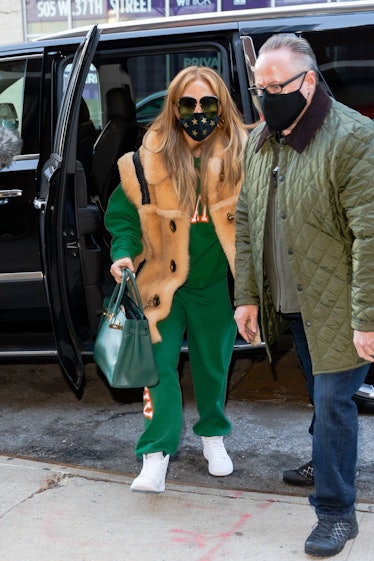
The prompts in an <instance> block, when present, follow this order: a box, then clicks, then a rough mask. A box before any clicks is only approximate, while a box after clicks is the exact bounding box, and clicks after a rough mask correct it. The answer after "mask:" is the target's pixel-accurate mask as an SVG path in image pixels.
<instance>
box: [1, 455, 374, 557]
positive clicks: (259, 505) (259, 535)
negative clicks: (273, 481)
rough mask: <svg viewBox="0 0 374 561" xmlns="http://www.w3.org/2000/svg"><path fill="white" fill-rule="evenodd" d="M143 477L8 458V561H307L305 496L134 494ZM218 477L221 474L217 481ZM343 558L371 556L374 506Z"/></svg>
mask: <svg viewBox="0 0 374 561" xmlns="http://www.w3.org/2000/svg"><path fill="white" fill-rule="evenodd" d="M134 475H135V474H120V473H118V472H117V473H116V472H113V471H98V470H94V469H88V468H81V469H80V468H76V467H73V466H69V465H63V464H51V463H44V462H39V461H33V460H27V459H23V458H19V457H15V456H0V498H1V500H0V551H1V552H2V558H3V559H4V560H5V561H47V560H48V561H65V560H67V559H69V560H71V561H109V560H111V561H138V560H143V559H144V560H146V561H222V560H227V561H303V560H304V559H309V560H311V559H313V558H311V557H309V556H307V555H305V554H304V551H303V550H304V541H305V538H306V537H307V535H308V534H309V531H310V529H311V527H312V526H313V524H314V522H315V516H314V512H313V510H312V508H311V507H310V506H309V505H308V500H307V498H306V497H305V496H303V497H297V496H283V495H276V494H271V493H266V492H265V493H256V492H248V491H243V490H231V489H227V488H225V489H222V488H215V487H214V486H210V487H208V486H189V485H187V484H186V485H184V484H181V483H173V482H170V481H168V480H167V490H166V493H165V494H162V495H150V494H140V493H131V492H130V483H131V481H132V478H133V476H134ZM213 482H214V480H213ZM357 516H358V521H359V526H360V533H359V535H358V537H357V538H356V539H354V540H351V541H349V542H348V543H347V545H346V547H345V548H344V550H343V551H342V552H341V553H340V554H339V555H337V556H335V557H334V559H335V560H336V561H343V560H344V561H348V560H350V561H371V560H372V559H373V554H374V533H373V522H374V505H373V504H370V503H367V504H366V503H364V502H362V503H359V504H358V505H357Z"/></svg>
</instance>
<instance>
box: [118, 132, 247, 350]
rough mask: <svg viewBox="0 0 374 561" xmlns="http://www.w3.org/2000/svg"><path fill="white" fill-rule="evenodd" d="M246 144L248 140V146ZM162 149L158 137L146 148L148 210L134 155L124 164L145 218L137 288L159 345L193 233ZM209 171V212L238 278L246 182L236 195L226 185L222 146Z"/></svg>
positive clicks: (130, 194) (126, 182) (129, 190)
mask: <svg viewBox="0 0 374 561" xmlns="http://www.w3.org/2000/svg"><path fill="white" fill-rule="evenodd" d="M243 136H244V135H243ZM245 140H246V137H244V138H243V142H245ZM157 144H158V143H157V135H156V133H152V134H151V135H149V136H148V141H147V147H144V146H142V147H141V148H140V158H141V162H142V165H143V168H144V175H145V178H146V180H147V183H148V189H149V193H150V204H145V205H142V197H141V190H140V185H139V182H138V180H137V176H136V172H135V167H134V164H133V153H132V152H130V153H127V154H125V155H124V156H122V157H121V158H120V159H119V161H118V167H119V172H120V176H121V183H122V186H123V189H124V191H125V194H126V196H127V198H128V199H129V200H130V201H131V202H132V203H133V204H134V205H135V206H136V208H137V209H138V213H139V217H140V223H141V231H142V243H143V252H142V254H141V255H139V256H137V258H136V259H135V263H134V264H135V267H137V265H138V264H139V263H140V262H141V261H143V260H145V261H144V265H143V266H142V268H141V270H140V272H139V274H138V276H137V284H138V287H139V291H140V295H141V298H142V301H143V306H144V310H145V314H146V316H147V318H148V321H149V326H150V331H151V336H152V341H153V342H154V343H155V342H158V341H160V340H161V336H160V333H159V331H158V329H157V323H158V322H159V321H161V320H162V319H165V318H166V317H167V316H168V314H169V312H170V309H171V305H172V301H173V297H174V294H175V291H176V290H177V289H178V288H179V287H181V286H182V285H183V284H184V282H185V281H186V279H187V276H188V271H189V252H188V248H189V230H190V216H189V214H188V213H187V212H183V211H181V210H180V209H179V208H178V201H177V198H176V196H175V194H174V192H173V189H172V183H171V179H170V177H169V176H168V173H167V171H166V169H165V166H164V164H163V158H162V154H161V153H157V152H156V147H157ZM208 168H209V175H208V177H209V180H208V181H209V183H208V185H207V193H208V209H209V213H210V216H211V218H212V221H213V224H214V227H215V230H216V233H217V236H218V239H219V241H220V243H221V245H222V248H223V250H224V252H225V254H226V256H227V259H228V262H229V265H230V268H231V271H232V272H233V274H234V262H235V208H236V202H237V199H238V194H239V190H240V187H241V182H239V183H238V184H237V185H235V188H234V190H232V189H231V186H229V185H226V184H224V183H223V182H224V177H223V173H222V170H223V158H222V147H221V145H220V144H219V143H218V142H217V145H216V149H215V150H214V154H213V156H212V158H211V159H210V161H209V162H208ZM232 193H234V194H232Z"/></svg>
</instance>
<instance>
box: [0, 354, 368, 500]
mask: <svg viewBox="0 0 374 561" xmlns="http://www.w3.org/2000/svg"><path fill="white" fill-rule="evenodd" d="M293 358H294V357H293V356H292V352H291V354H288V355H284V356H281V357H279V361H278V363H277V365H276V367H275V368H273V369H271V368H270V367H269V365H268V364H267V361H266V360H264V359H263V357H259V359H258V360H255V361H254V362H253V361H250V360H248V359H240V360H238V361H236V362H235V363H234V365H233V368H232V372H231V376H230V385H229V394H228V396H229V397H228V402H227V414H228V416H229V418H230V420H231V421H232V424H233V431H232V434H231V435H230V436H229V437H227V439H226V446H227V449H228V451H229V453H230V455H231V457H232V459H233V462H234V473H233V474H232V475H231V476H229V477H224V478H214V477H212V476H210V475H209V474H208V472H207V468H206V461H205V460H204V458H203V456H202V450H201V442H200V439H199V438H198V437H196V436H195V435H194V434H193V432H192V426H193V424H194V422H195V421H196V419H197V413H196V409H195V406H194V402H193V392H192V387H191V382H190V376H189V363H188V361H184V362H183V363H182V364H181V381H182V388H183V394H184V398H185V429H184V433H183V438H182V441H181V445H180V450H179V452H178V454H177V455H176V456H175V457H174V458H172V461H171V462H170V467H169V471H168V479H170V480H174V481H177V482H183V483H189V484H192V485H201V486H219V487H222V488H231V489H243V490H244V489H245V490H254V491H260V492H261V491H266V492H268V493H281V494H290V495H307V494H308V493H309V489H300V488H293V487H290V486H287V485H285V484H284V483H283V482H282V471H283V469H288V468H292V467H297V466H298V465H301V464H302V463H304V462H305V461H308V460H309V459H310V455H311V441H310V437H309V435H308V432H307V429H308V426H309V421H310V419H311V416H312V408H311V406H310V405H309V401H308V398H307V394H306V390H305V384H304V380H303V378H302V376H301V375H300V372H299V371H298V369H297V368H295V366H294V365H295V363H294V359H293ZM0 387H1V392H0V403H1V407H0V415H1V427H2V430H1V437H0V453H1V454H5V455H20V456H24V457H27V458H33V459H40V460H46V461H48V462H57V463H67V464H73V465H81V466H87V467H93V468H97V469H105V470H112V471H115V472H119V473H125V474H130V475H135V474H137V473H138V471H139V469H140V467H141V464H140V463H139V462H138V461H137V460H136V458H135V456H134V446H135V443H136V440H137V438H138V436H139V435H140V432H141V430H142V403H141V392H140V390H139V391H138V390H131V391H129V390H128V391H124V390H122V391H119V390H115V391H113V390H111V389H110V388H109V387H108V386H107V384H106V382H105V381H104V380H103V378H102V377H101V376H100V375H99V374H98V372H97V371H96V367H95V365H93V364H91V365H88V366H87V368H86V385H85V389H84V392H83V395H82V396H81V397H80V398H78V397H77V396H76V395H75V394H74V392H73V391H72V389H71V387H70V386H69V384H68V383H67V382H66V380H65V379H64V377H63V375H62V373H61V371H60V368H59V366H58V365H57V364H28V365H14V364H13V365H0ZM372 428H373V416H371V415H360V440H359V463H358V470H359V471H358V477H357V490H358V497H359V499H360V500H364V501H368V502H371V501H374V485H373V476H374V462H373V458H374V441H373V436H372V435H373V430H372Z"/></svg>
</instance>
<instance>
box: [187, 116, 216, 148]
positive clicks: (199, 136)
mask: <svg viewBox="0 0 374 561" xmlns="http://www.w3.org/2000/svg"><path fill="white" fill-rule="evenodd" d="M218 121H219V116H218V115H217V116H215V117H206V116H205V115H204V113H194V114H193V115H191V117H188V118H184V119H183V118H181V119H179V124H180V125H181V127H182V128H183V130H184V131H185V132H186V133H187V134H188V136H190V137H191V138H192V139H193V140H196V141H197V142H199V141H201V140H204V138H206V137H207V136H209V135H210V134H211V133H212V132H213V131H214V129H215V128H216V126H217V125H218Z"/></svg>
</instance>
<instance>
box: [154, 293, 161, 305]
mask: <svg viewBox="0 0 374 561" xmlns="http://www.w3.org/2000/svg"><path fill="white" fill-rule="evenodd" d="M152 304H153V305H154V306H155V307H156V308H157V306H159V305H160V297H159V295H158V294H155V295H154V296H153V300H152Z"/></svg>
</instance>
